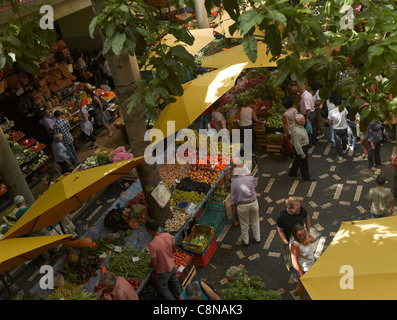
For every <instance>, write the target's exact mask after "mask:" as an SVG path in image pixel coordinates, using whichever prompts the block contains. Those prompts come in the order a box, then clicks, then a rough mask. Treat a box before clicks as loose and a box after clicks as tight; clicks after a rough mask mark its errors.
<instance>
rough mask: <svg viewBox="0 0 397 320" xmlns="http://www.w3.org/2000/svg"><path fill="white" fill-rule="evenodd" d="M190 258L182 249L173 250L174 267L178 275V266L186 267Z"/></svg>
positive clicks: (179, 273)
mask: <svg viewBox="0 0 397 320" xmlns="http://www.w3.org/2000/svg"><path fill="white" fill-rule="evenodd" d="M191 259H192V256H191V255H189V254H187V253H184V252H182V251H177V252H174V261H175V265H176V269H177V270H178V273H177V275H178V277H179V276H180V275H181V272H179V268H180V266H184V267H185V268H186V267H187V266H188V264H189V262H190V260H191Z"/></svg>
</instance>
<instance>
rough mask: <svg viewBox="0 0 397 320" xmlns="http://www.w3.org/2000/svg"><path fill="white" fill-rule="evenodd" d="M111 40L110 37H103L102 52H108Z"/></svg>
mask: <svg viewBox="0 0 397 320" xmlns="http://www.w3.org/2000/svg"><path fill="white" fill-rule="evenodd" d="M112 41H113V39H111V38H106V39H105V42H104V43H103V49H102V51H103V53H104V54H106V53H108V51H109V50H110V48H111V47H112Z"/></svg>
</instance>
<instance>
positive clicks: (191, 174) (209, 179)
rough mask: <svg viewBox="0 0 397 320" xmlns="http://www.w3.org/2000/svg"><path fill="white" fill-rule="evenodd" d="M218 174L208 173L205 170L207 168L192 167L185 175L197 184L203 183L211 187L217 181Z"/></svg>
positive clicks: (215, 172)
mask: <svg viewBox="0 0 397 320" xmlns="http://www.w3.org/2000/svg"><path fill="white" fill-rule="evenodd" d="M220 174H221V173H220V172H219V171H212V170H211V171H210V170H207V168H200V167H198V166H194V167H192V168H190V169H189V171H188V172H187V173H186V177H188V178H191V179H192V180H195V181H198V182H204V183H208V184H210V185H213V184H215V182H216V181H217V180H218V178H219V176H220Z"/></svg>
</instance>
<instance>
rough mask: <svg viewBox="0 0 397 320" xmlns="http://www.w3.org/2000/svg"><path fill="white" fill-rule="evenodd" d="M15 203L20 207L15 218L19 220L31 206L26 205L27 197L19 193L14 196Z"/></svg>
mask: <svg viewBox="0 0 397 320" xmlns="http://www.w3.org/2000/svg"><path fill="white" fill-rule="evenodd" d="M14 204H15V205H16V206H17V208H18V211H17V212H16V213H15V218H16V219H17V220H19V219H20V218H21V217H22V216H23V215H24V214H25V212H26V211H28V210H29V208H30V206H27V205H26V203H25V198H24V197H23V196H21V195H18V196H16V197H15V198H14Z"/></svg>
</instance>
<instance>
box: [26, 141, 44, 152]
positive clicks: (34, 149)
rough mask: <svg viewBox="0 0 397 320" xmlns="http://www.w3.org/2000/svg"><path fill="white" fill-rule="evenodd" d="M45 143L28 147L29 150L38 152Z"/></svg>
mask: <svg viewBox="0 0 397 320" xmlns="http://www.w3.org/2000/svg"><path fill="white" fill-rule="evenodd" d="M45 147H46V145H45V144H44V143H39V144H37V145H35V146H33V147H31V148H30V149H29V151H33V152H39V151H40V150H42V149H44V148H45Z"/></svg>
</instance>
